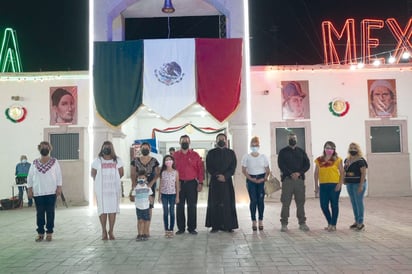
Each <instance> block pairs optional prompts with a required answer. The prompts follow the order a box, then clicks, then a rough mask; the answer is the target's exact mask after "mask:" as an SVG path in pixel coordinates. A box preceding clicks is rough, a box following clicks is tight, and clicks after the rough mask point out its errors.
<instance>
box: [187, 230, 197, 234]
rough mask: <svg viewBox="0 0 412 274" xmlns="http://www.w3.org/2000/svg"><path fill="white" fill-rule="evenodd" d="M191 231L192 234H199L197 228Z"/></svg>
mask: <svg viewBox="0 0 412 274" xmlns="http://www.w3.org/2000/svg"><path fill="white" fill-rule="evenodd" d="M189 233H190V234H192V235H197V231H196V230H192V231H189Z"/></svg>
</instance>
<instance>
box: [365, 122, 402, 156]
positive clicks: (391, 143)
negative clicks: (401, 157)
mask: <svg viewBox="0 0 412 274" xmlns="http://www.w3.org/2000/svg"><path fill="white" fill-rule="evenodd" d="M370 139H371V140H370V141H371V149H372V153H391V152H402V147H401V127H400V126H397V125H396V126H371V127H370Z"/></svg>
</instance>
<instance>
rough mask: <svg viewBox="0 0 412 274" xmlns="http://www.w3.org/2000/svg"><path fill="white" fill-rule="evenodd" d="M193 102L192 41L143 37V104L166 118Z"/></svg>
mask: <svg viewBox="0 0 412 274" xmlns="http://www.w3.org/2000/svg"><path fill="white" fill-rule="evenodd" d="M195 101H196V78H195V40H194V39H168V40H164V39H162V40H160V39H159V40H157V39H156V40H144V69H143V104H144V105H146V106H148V107H149V108H151V109H152V110H153V111H155V112H156V113H157V114H159V115H160V116H161V117H163V118H165V119H167V120H170V119H171V118H173V117H174V116H175V115H177V114H178V113H179V112H181V111H183V110H184V109H185V108H187V107H188V106H190V105H191V104H193V103H194V102H195Z"/></svg>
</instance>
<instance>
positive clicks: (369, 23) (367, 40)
mask: <svg viewBox="0 0 412 274" xmlns="http://www.w3.org/2000/svg"><path fill="white" fill-rule="evenodd" d="M383 26H384V22H383V20H375V19H363V20H362V22H361V31H362V34H361V35H362V56H363V62H364V63H365V64H369V63H370V59H371V58H370V55H371V48H376V47H378V46H379V39H377V38H372V37H371V30H372V29H381V28H383ZM380 61H381V62H385V61H384V59H381V60H380Z"/></svg>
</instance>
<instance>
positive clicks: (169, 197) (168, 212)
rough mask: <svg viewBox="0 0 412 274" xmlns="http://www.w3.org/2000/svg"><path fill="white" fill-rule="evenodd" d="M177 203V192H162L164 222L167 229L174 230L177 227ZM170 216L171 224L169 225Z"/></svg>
mask: <svg viewBox="0 0 412 274" xmlns="http://www.w3.org/2000/svg"><path fill="white" fill-rule="evenodd" d="M175 203H176V194H162V204H163V223H164V226H165V230H167V231H173V229H174V227H175ZM169 217H170V225H169Z"/></svg>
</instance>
